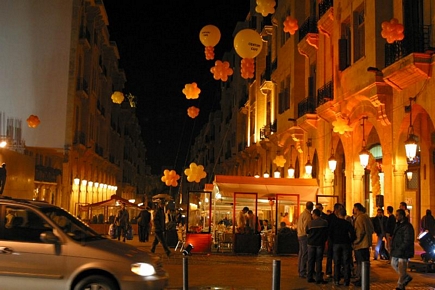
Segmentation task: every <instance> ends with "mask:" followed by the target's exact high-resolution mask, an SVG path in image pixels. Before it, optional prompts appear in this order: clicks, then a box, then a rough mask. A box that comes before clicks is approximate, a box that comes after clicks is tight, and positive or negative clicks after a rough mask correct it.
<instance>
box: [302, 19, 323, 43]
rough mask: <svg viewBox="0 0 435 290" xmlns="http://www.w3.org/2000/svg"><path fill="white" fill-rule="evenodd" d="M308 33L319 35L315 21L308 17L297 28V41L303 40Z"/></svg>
mask: <svg viewBox="0 0 435 290" xmlns="http://www.w3.org/2000/svg"><path fill="white" fill-rule="evenodd" d="M308 33H319V30H318V29H317V19H316V17H314V16H310V17H308V18H307V19H306V20H305V22H304V23H302V25H301V27H300V28H299V41H301V40H302V39H304V37H305V36H306V35H307V34H308Z"/></svg>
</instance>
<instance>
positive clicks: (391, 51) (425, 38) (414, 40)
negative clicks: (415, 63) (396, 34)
mask: <svg viewBox="0 0 435 290" xmlns="http://www.w3.org/2000/svg"><path fill="white" fill-rule="evenodd" d="M430 32H431V26H430V25H424V26H421V27H417V28H416V29H415V30H414V31H413V33H412V36H410V37H406V36H405V38H404V39H403V40H402V41H395V42H394V43H391V44H390V43H387V44H385V67H387V66H389V65H391V64H393V63H395V62H396V61H398V60H400V59H402V58H404V57H405V56H407V55H409V54H411V53H413V52H425V51H426V50H428V49H429V45H430Z"/></svg>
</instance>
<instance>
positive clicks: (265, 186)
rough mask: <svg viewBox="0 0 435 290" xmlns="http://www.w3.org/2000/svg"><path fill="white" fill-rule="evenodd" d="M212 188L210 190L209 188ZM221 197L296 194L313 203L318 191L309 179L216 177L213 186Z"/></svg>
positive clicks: (312, 180)
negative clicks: (236, 194) (248, 194)
mask: <svg viewBox="0 0 435 290" xmlns="http://www.w3.org/2000/svg"><path fill="white" fill-rule="evenodd" d="M210 187H212V188H210ZM207 188H208V189H212V190H215V191H216V190H219V192H220V194H221V195H222V196H223V197H232V196H233V194H234V193H235V192H246V193H257V194H258V197H259V198H264V197H271V196H274V195H275V194H298V195H299V197H300V200H301V201H315V200H316V194H317V193H318V190H319V185H318V184H317V180H316V179H313V178H310V179H304V178H263V177H260V178H255V177H251V176H233V175H216V176H215V180H214V182H213V186H208V187H206V190H207Z"/></svg>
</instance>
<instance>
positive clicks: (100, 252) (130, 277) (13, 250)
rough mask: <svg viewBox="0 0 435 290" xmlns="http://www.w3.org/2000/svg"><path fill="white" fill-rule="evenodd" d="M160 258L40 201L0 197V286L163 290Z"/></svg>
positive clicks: (165, 279)
mask: <svg viewBox="0 0 435 290" xmlns="http://www.w3.org/2000/svg"><path fill="white" fill-rule="evenodd" d="M167 285H168V274H167V273H166V271H165V270H164V269H163V268H162V265H161V263H160V259H159V258H158V257H156V256H150V255H149V254H147V253H145V252H144V251H141V250H139V249H137V248H136V247H133V246H131V245H128V244H125V243H120V242H118V241H113V240H111V239H108V238H106V237H105V236H101V235H99V234H97V233H96V232H95V231H94V230H92V229H91V228H90V227H88V226H87V225H86V224H85V223H83V222H82V221H80V220H79V219H77V218H76V217H74V216H73V215H71V214H70V213H68V212H67V211H65V210H63V209H61V208H59V207H57V206H54V205H51V204H48V203H46V202H40V201H31V200H19V199H11V198H5V197H2V198H0V288H1V289H5V290H14V289H20V290H21V289H32V290H35V289H44V290H49V289H53V290H54V289H55V290H59V289H68V290H85V289H92V290H97V289H101V290H102V289H106V290H130V289H131V290H137V289H164V288H165V287H167Z"/></svg>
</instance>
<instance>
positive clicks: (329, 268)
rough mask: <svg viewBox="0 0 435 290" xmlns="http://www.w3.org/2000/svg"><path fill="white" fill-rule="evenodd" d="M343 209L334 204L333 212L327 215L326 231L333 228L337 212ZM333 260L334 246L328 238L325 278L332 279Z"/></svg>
mask: <svg viewBox="0 0 435 290" xmlns="http://www.w3.org/2000/svg"><path fill="white" fill-rule="evenodd" d="M342 208H344V207H343V205H342V204H341V203H336V204H334V211H333V212H332V213H331V214H329V215H327V219H326V220H327V221H328V229H331V228H333V227H334V223H335V221H336V220H337V219H338V212H339V211H340V210H341V209H342ZM333 260H334V244H333V241H332V240H331V238H330V236H329V237H328V243H327V253H326V277H328V279H329V278H332V261H333Z"/></svg>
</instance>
